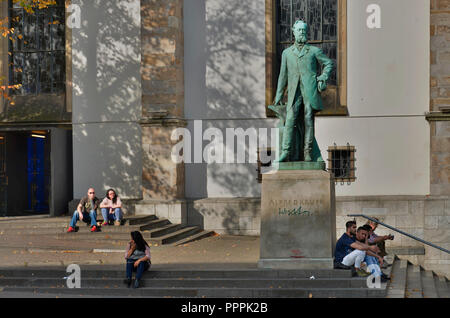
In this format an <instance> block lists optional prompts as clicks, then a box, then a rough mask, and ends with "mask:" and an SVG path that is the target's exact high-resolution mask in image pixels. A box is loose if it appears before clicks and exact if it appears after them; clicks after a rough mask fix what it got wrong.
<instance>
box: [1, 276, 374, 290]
mask: <svg viewBox="0 0 450 318" xmlns="http://www.w3.org/2000/svg"><path fill="white" fill-rule="evenodd" d="M124 274H125V273H123V274H122V275H123V276H124ZM146 277H147V276H144V277H143V279H142V282H143V283H144V286H148V287H152V288H248V289H253V288H267V289H272V288H273V289H281V288H283V289H296V288H325V289H328V288H361V289H365V288H367V283H366V280H365V279H360V278H352V279H348V278H325V279H315V280H310V279H293V278H285V279H280V278H278V279H262V278H258V279H254V278H253V279H248V278H244V279H243V278H239V279H235V278H222V279H216V278H214V279H207V278H206V279H205V278H188V279H179V278H172V279H167V278H166V279H164V278H146ZM81 286H82V288H105V289H106V288H120V287H123V277H122V278H83V277H82V281H81ZM0 287H34V288H37V287H39V288H40V287H44V288H45V287H47V288H66V287H67V286H66V280H65V279H63V278H62V277H60V278H32V277H31V278H30V277H26V278H22V277H16V278H0Z"/></svg>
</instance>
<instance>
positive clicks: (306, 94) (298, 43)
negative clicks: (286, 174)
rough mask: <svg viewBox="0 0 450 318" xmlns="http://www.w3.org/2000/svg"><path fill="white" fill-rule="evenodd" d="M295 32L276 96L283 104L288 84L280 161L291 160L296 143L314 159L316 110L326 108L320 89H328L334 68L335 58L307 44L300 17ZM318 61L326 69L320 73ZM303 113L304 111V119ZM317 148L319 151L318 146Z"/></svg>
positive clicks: (284, 62) (305, 26)
mask: <svg viewBox="0 0 450 318" xmlns="http://www.w3.org/2000/svg"><path fill="white" fill-rule="evenodd" d="M292 31H293V32H294V36H295V44H294V45H292V46H291V47H289V48H287V49H286V50H284V51H283V55H282V62H281V69H280V76H279V78H278V87H277V93H276V97H275V105H280V104H281V102H282V99H283V95H284V91H285V89H286V86H287V94H288V101H287V105H286V115H285V122H284V129H283V140H282V146H281V154H280V155H279V158H278V160H277V162H286V161H290V157H291V154H292V152H293V151H294V148H295V146H296V145H294V142H297V143H300V144H302V145H303V152H304V154H303V155H304V156H303V158H304V161H312V151H313V145H317V143H316V142H315V137H314V115H315V113H316V112H317V111H321V110H323V104H322V98H321V96H320V92H322V91H324V90H325V89H326V88H327V81H328V78H329V77H330V74H331V72H332V70H333V67H334V63H333V61H332V60H331V59H329V58H328V57H327V56H326V55H325V54H324V53H323V52H322V50H321V49H320V48H318V47H315V46H311V45H309V44H307V43H306V41H307V33H308V25H307V24H306V23H305V22H303V21H301V20H298V21H297V22H295V24H294V26H293V28H292ZM319 63H320V64H322V66H323V71H322V74H321V75H320V76H317V75H318V74H317V72H318V70H320V67H319ZM302 104H303V105H304V108H303V112H302V108H301V106H302ZM300 114H303V116H302V117H303V118H301V117H300ZM299 125H300V126H302V127H299ZM296 129H299V130H300V131H301V132H302V133H301V134H300V135H301V139H302V140H300V141H296V140H295V138H294V137H295V133H296V132H295V130H296ZM301 141H303V142H301ZM316 147H317V146H316ZM317 151H318V152H319V153H320V150H318V147H317ZM319 158H320V159H319V161H320V160H322V159H321V157H320V155H319Z"/></svg>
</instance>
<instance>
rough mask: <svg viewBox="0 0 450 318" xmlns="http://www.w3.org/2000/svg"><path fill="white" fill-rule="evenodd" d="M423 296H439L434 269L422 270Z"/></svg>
mask: <svg viewBox="0 0 450 318" xmlns="http://www.w3.org/2000/svg"><path fill="white" fill-rule="evenodd" d="M421 278H422V290H423V298H438V297H439V295H438V293H437V290H436V285H435V283H434V274H433V272H432V271H425V270H423V271H422V272H421Z"/></svg>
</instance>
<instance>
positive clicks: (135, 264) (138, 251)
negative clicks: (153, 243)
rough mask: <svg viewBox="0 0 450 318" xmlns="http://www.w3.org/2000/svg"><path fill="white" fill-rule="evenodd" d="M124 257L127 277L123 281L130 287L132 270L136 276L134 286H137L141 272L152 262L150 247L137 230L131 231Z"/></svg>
mask: <svg viewBox="0 0 450 318" xmlns="http://www.w3.org/2000/svg"><path fill="white" fill-rule="evenodd" d="M125 259H126V260H127V278H126V279H125V281H124V282H125V284H126V285H127V286H128V287H130V286H131V277H132V275H133V271H135V272H136V278H135V280H134V288H139V285H140V284H141V283H140V280H141V278H142V274H143V273H144V272H145V271H147V270H148V269H149V268H150V266H151V264H152V263H151V256H150V247H149V246H148V244H147V242H146V241H145V240H144V238H143V237H142V234H141V233H140V232H139V231H135V232H131V241H130V242H129V243H128V246H127V250H126V252H125Z"/></svg>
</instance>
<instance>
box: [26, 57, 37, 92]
mask: <svg viewBox="0 0 450 318" xmlns="http://www.w3.org/2000/svg"><path fill="white" fill-rule="evenodd" d="M37 62H38V55H37V53H25V54H24V61H23V64H24V70H23V89H24V91H25V94H35V93H36V79H37V78H36V76H37Z"/></svg>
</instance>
